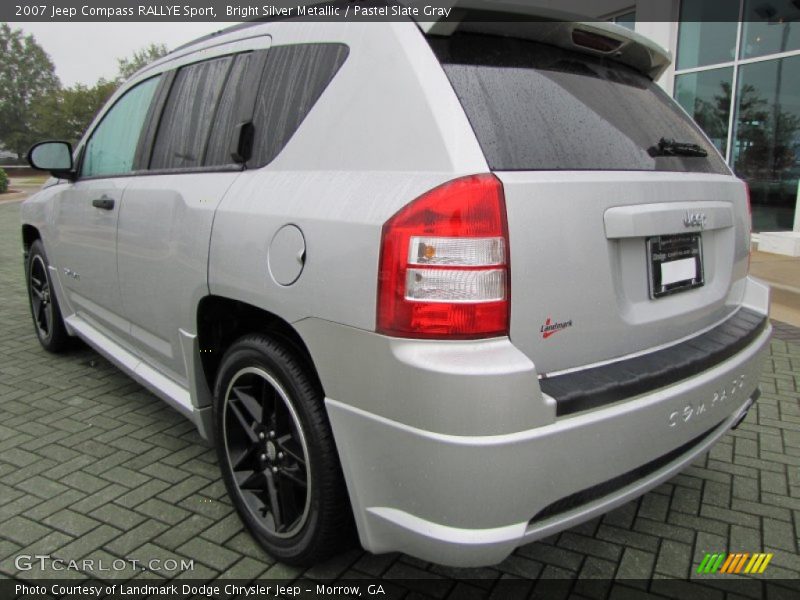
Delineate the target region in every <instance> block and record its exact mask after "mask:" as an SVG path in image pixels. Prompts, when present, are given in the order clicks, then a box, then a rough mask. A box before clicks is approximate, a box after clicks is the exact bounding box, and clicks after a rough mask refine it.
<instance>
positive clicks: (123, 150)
mask: <svg viewBox="0 0 800 600" xmlns="http://www.w3.org/2000/svg"><path fill="white" fill-rule="evenodd" d="M159 79H160V76H158V77H153V78H151V79H148V80H147V81H143V82H142V83H140V84H139V85H137V86H136V87H133V88H131V89H130V90H128V91H127V92H126V93H125V95H124V96H122V98H120V99H119V100H117V102H116V103H115V104H114V106H113V107H111V110H109V111H108V113H106V115H105V116H104V117H103V120H102V121H101V122H100V124H99V125H98V126H97V127H96V128H95V130H94V132H92V137H91V138H90V139H89V142H88V143H87V144H86V151H85V152H84V155H83V166H82V168H81V175H82V176H83V177H100V176H105V175H108V176H110V175H124V174H125V173H130V172H131V171H132V170H133V159H134V156H135V154H136V146H137V144H138V143H139V136H140V135H141V132H142V125H143V124H144V120H145V117H146V116H147V112H148V110H149V109H150V103H151V102H152V101H153V94H154V93H155V91H156V88H157V87H158V82H159Z"/></svg>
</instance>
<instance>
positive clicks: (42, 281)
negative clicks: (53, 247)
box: [25, 240, 72, 353]
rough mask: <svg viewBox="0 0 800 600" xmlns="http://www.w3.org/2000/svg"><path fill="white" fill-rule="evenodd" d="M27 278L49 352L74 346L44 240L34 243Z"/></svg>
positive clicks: (33, 309) (37, 326) (35, 317)
mask: <svg viewBox="0 0 800 600" xmlns="http://www.w3.org/2000/svg"><path fill="white" fill-rule="evenodd" d="M25 279H26V281H27V284H28V285H27V287H28V300H29V301H28V304H29V305H30V307H31V316H33V326H34V329H35V330H36V337H37V338H38V339H39V343H40V344H41V345H42V348H44V349H45V350H47V351H48V352H53V353H59V352H63V351H64V350H66V349H68V348H69V347H70V345H71V341H72V338H71V337H70V336H69V334H68V333H67V328H66V327H65V326H64V320H63V319H62V318H61V309H60V308H59V306H58V298H56V294H55V291H54V290H53V285H52V279H51V277H50V269H49V263H48V262H47V256H46V255H45V253H44V246H43V245H42V241H41V240H36V241H35V242H33V244H31V249H30V251H29V252H28V258H27V260H26V261H25Z"/></svg>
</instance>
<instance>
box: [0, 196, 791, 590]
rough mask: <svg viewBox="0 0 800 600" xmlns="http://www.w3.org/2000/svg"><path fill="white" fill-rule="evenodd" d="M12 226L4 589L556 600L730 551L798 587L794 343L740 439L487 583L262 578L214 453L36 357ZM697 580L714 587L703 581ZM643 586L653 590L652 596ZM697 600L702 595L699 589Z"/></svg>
mask: <svg viewBox="0 0 800 600" xmlns="http://www.w3.org/2000/svg"><path fill="white" fill-rule="evenodd" d="M18 220H19V204H16V203H14V204H8V203H7V204H0V323H2V336H0V495H1V497H2V505H0V523H2V525H1V526H0V571H2V573H4V574H5V575H19V576H23V577H56V576H59V577H63V576H65V575H67V576H79V577H80V576H81V574H80V573H65V572H63V571H62V572H58V573H54V572H53V571H51V570H47V569H45V570H42V569H41V568H39V565H37V564H35V565H34V566H33V568H32V569H31V570H29V571H25V572H20V571H18V570H17V569H16V568H15V564H14V563H15V560H14V559H15V557H18V556H19V555H35V554H49V555H52V556H55V557H61V558H64V559H83V558H88V559H94V560H97V561H99V560H103V561H105V562H106V564H110V563H111V562H112V561H114V560H115V559H119V558H124V559H137V560H139V561H142V562H144V561H149V560H150V559H153V558H163V559H165V560H166V559H174V560H178V561H179V560H180V559H181V558H184V559H191V560H193V561H194V566H195V568H194V570H193V571H183V572H182V573H180V574H179V575H178V576H180V577H192V578H206V577H216V576H219V577H223V578H233V577H235V578H246V579H250V578H254V577H269V578H294V577H301V576H302V577H304V578H308V579H311V580H328V579H335V578H339V577H378V578H384V579H398V578H400V579H403V578H408V579H414V578H422V577H426V578H428V577H431V578H441V579H440V580H439V581H436V582H435V585H434V582H430V585H429V586H428V587H426V588H425V590H426V591H427V592H428V593H430V594H433V595H436V596H440V597H446V596H448V595H449V596H450V597H454V598H462V597H470V596H472V597H475V596H480V595H482V593H483V591H485V590H488V591H491V590H492V589H493V588H494V587H495V586H496V581H497V580H498V579H499V578H501V577H508V576H517V577H523V578H539V577H541V578H566V579H571V580H573V581H571V582H568V585H569V586H571V589H573V591H574V590H576V589H577V590H582V589H583V588H581V587H580V586H581V585H582V584H583V583H585V582H582V581H578V579H584V578H606V579H610V578H615V577H616V578H623V579H647V578H650V577H662V576H663V577H672V578H684V579H685V578H689V577H690V576H692V577H694V578H695V580H697V579H698V578H700V576H695V575H694V571H695V569H696V568H697V566H698V564H699V562H700V560H701V559H702V557H703V554H704V553H705V552H711V551H713V552H723V551H728V550H730V551H731V552H734V551H741V552H773V553H774V554H775V556H774V558H773V559H772V562H771V563H770V565H769V567H768V569H767V571H766V572H765V574H764V575H763V576H762V577H772V578H783V579H793V580H795V581H796V580H797V578H798V577H800V557H799V556H798V553H797V551H798V536H800V529H799V527H800V475H799V474H798V473H799V470H798V465H800V410H799V409H798V401H799V399H800V394H798V392H799V391H800V330H798V329H794V328H791V327H788V326H781V327H778V328H776V335H775V338H774V339H773V342H772V357H771V361H770V362H769V364H768V366H767V370H766V372H765V373H764V376H763V379H762V388H761V389H762V391H763V394H762V396H761V400H760V401H759V403H758V405H757V408H756V409H755V410H753V411H751V413H750V415H749V417H748V418H747V420H746V421H745V423H744V424H743V425H742V426H741V428H740V429H739V430H737V431H736V432H733V433H731V434H729V435H727V436H726V437H725V438H724V440H723V441H722V442H721V443H720V444H718V445H717V446H716V447H715V448H714V449H713V450H712V452H711V453H710V455H709V456H708V457H704V458H703V459H702V460H699V461H698V462H697V463H695V464H694V465H693V466H691V467H690V468H688V469H687V470H686V471H685V472H684V473H683V474H681V475H679V476H677V477H675V478H674V479H672V480H671V481H670V482H669V483H666V484H664V485H662V486H660V487H659V488H658V489H656V490H654V491H653V492H651V493H649V494H647V495H646V496H644V497H643V498H641V499H640V500H638V501H635V502H630V503H628V504H627V505H625V506H623V507H622V508H620V509H618V510H615V511H614V512H612V513H609V514H607V515H605V516H603V517H602V518H598V519H595V520H593V521H591V522H589V523H586V524H584V525H581V526H579V527H575V528H574V529H571V530H569V531H565V532H563V533H561V534H559V535H556V536H554V537H552V538H550V539H548V540H546V541H544V542H540V543H535V544H530V545H528V546H525V547H523V548H520V549H519V550H518V551H517V552H515V553H514V555H513V556H512V557H510V558H509V559H508V560H506V561H505V562H504V563H502V564H500V565H498V566H496V567H493V568H486V569H469V570H458V569H448V568H443V567H438V566H435V565H431V564H427V563H424V562H421V561H418V560H416V559H412V558H410V557H406V556H402V555H384V556H374V555H370V554H366V553H364V552H362V551H357V550H353V551H351V552H349V553H346V554H344V555H342V556H339V557H337V558H335V559H333V560H331V561H329V562H328V563H326V564H322V565H318V566H317V567H315V568H313V569H311V570H308V571H306V572H305V573H301V572H300V571H297V570H294V569H291V568H288V567H285V566H282V565H280V564H276V563H275V562H274V561H273V560H272V559H271V558H269V557H268V556H267V555H265V554H264V553H263V552H262V551H261V550H259V548H258V547H256V545H255V544H254V543H253V541H252V540H251V539H250V537H249V536H248V535H247V534H246V533H244V532H243V531H242V528H241V526H240V525H239V521H238V519H237V517H236V515H235V514H234V513H233V511H232V508H231V505H230V503H229V502H228V501H227V499H226V495H225V490H224V488H223V485H222V482H221V481H220V479H219V476H218V472H217V465H216V461H215V457H214V453H213V451H212V450H210V449H209V448H208V447H207V446H204V445H203V444H202V442H201V440H200V438H199V437H198V436H197V435H196V434H195V433H194V432H193V430H192V427H191V425H190V424H189V423H188V422H187V421H185V420H184V419H183V418H182V417H180V416H179V415H178V413H176V412H175V411H173V410H172V409H170V408H168V407H167V406H166V405H164V404H163V403H162V402H161V401H159V400H157V399H156V398H155V397H154V396H152V395H151V394H149V393H148V392H147V391H145V390H144V389H142V388H141V387H140V386H139V385H137V384H136V383H134V382H133V381H132V380H130V379H129V378H128V377H126V376H125V375H123V374H122V373H121V372H119V371H118V370H116V369H115V368H114V367H112V366H111V365H110V364H109V363H108V362H106V361H105V360H104V359H102V358H101V357H99V356H98V355H97V354H96V353H95V352H93V351H91V350H89V349H86V348H84V349H79V350H77V351H75V352H73V353H71V354H68V355H66V356H61V357H53V356H51V355H48V354H47V353H45V352H44V351H43V350H42V349H41V348H40V347H39V345H38V343H37V342H36V339H35V337H34V334H33V329H32V326H31V323H30V316H29V313H28V307H27V304H26V296H25V288H24V283H23V270H22V263H21V260H22V259H21V252H20V241H19V225H18ZM95 574H97V573H95ZM159 574H160V575H163V576H172V575H174V573H169V572H164V571H163V570H162V571H158V570H155V571H148V572H144V573H143V572H141V571H137V570H134V569H133V568H131V569H129V570H124V571H121V572H119V573H116V572H115V573H113V574H112V575H114V576H118V577H126V578H127V577H132V576H137V577H142V576H148V577H153V576H156V575H159ZM102 576H103V577H108V576H110V574H109V573H103V574H102ZM465 580H469V581H465ZM703 581H704V582H705V583H707V584H709V585H712V586H713V585H715V583H716V584H719V581H720V579H719V578H716V579H715V577H710V576H704V580H703ZM534 583H535V582H531V585H534ZM634 583H635V582H634ZM639 583H642V582H639ZM643 584H644V585H646V586H649V587H650V589H651V591H652V590H657V588H656V587H655V585H656V584H657V582H643ZM704 590H705V591H707V592H708V593H709V594H710V595H711V597H714V595H716V594H719V591H718V590H717V589H715V588H714V587H708V588H704ZM468 592H472V594H469V593H468ZM585 593H586V594H589V593H590V590H589V589H587V590H586V592H585ZM677 595H680V594H677Z"/></svg>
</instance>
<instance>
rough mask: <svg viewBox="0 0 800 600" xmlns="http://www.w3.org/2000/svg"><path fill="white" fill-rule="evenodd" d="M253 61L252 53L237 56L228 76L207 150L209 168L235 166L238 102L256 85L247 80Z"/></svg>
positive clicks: (206, 162)
mask: <svg viewBox="0 0 800 600" xmlns="http://www.w3.org/2000/svg"><path fill="white" fill-rule="evenodd" d="M252 60H253V54H252V53H248V54H241V55H239V56H237V57H236V62H234V64H233V66H232V67H231V72H230V73H229V74H228V80H227V81H226V82H225V86H224V88H223V90H222V95H221V96H220V99H219V107H218V108H217V114H216V115H214V124H213V125H212V128H211V136H210V138H209V142H208V150H206V158H205V162H204V165H205V166H207V167H209V166H218V165H230V164H233V159H232V158H231V146H232V143H233V131H234V127H235V126H236V125H238V123H237V119H238V118H239V115H238V113H237V108H238V101H239V99H240V98H241V97H242V94H243V93H244V92H243V88H244V86H245V85H248V84H249V85H254V84H253V83H252V82H250V81H248V80H247V75H248V73H249V71H248V69H250V66H251V61H252Z"/></svg>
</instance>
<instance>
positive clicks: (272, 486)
mask: <svg viewBox="0 0 800 600" xmlns="http://www.w3.org/2000/svg"><path fill="white" fill-rule="evenodd" d="M265 475H266V477H267V491H268V492H269V508H270V512H271V513H272V518H273V519H274V521H275V531H280V530H281V529H282V528H283V525H284V522H283V506H282V504H281V498H280V494H279V493H278V486H277V484H276V482H275V477H274V476H273V475H272V473H270V472H269V471H267V472H266V473H265Z"/></svg>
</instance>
